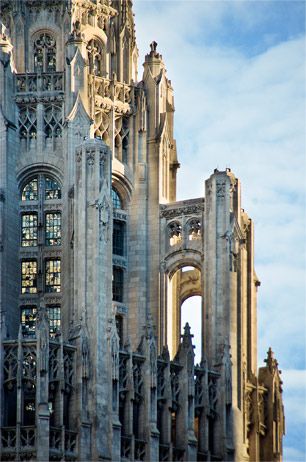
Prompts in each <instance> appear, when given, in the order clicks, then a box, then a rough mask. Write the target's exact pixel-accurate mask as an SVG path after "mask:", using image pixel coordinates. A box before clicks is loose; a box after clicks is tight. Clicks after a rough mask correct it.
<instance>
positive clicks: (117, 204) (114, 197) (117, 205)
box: [112, 188, 123, 209]
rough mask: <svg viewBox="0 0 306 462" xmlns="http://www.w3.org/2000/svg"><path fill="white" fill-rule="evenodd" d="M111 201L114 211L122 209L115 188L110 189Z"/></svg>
mask: <svg viewBox="0 0 306 462" xmlns="http://www.w3.org/2000/svg"><path fill="white" fill-rule="evenodd" d="M112 200H113V207H114V209H122V208H123V207H122V201H121V198H120V196H119V194H118V192H117V190H116V189H115V188H112Z"/></svg>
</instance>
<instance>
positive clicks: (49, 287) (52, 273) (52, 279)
mask: <svg viewBox="0 0 306 462" xmlns="http://www.w3.org/2000/svg"><path fill="white" fill-rule="evenodd" d="M60 291H61V261H60V259H57V260H46V292H60Z"/></svg>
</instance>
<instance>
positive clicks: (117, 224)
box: [113, 220, 125, 256]
mask: <svg viewBox="0 0 306 462" xmlns="http://www.w3.org/2000/svg"><path fill="white" fill-rule="evenodd" d="M124 227H125V223H124V222H123V221H119V220H114V223H113V253H114V254H115V255H121V256H123V255H124Z"/></svg>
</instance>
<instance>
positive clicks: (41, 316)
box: [36, 304, 50, 460]
mask: <svg viewBox="0 0 306 462" xmlns="http://www.w3.org/2000/svg"><path fill="white" fill-rule="evenodd" d="M36 337H37V347H36V354H37V382H36V451H37V460H49V431H50V429H49V420H50V412H49V407H48V400H49V321H48V315H47V310H46V306H45V305H44V304H40V307H39V311H38V314H37V321H36Z"/></svg>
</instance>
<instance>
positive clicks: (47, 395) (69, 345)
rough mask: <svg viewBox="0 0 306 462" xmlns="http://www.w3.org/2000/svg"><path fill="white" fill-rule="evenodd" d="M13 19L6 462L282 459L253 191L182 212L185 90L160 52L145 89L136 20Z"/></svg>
mask: <svg viewBox="0 0 306 462" xmlns="http://www.w3.org/2000/svg"><path fill="white" fill-rule="evenodd" d="M0 14H1V15H0V19H1V30H0V289H1V292H0V336H1V338H0V345H1V348H0V371H1V373H0V377H1V387H0V411H1V412H0V414H1V421H0V432H1V439H0V444H1V460H16V461H17V460H18V461H23V460H38V461H47V460H58V461H60V460H61V461H62V460H79V461H89V460H113V461H120V460H121V461H145V460H146V461H158V460H160V461H196V460H200V461H201V460H202V461H204V460H210V461H213V460H215V461H217V460H219V461H221V460H235V461H243V460H244V461H257V460H263V461H279V460H281V458H282V435H283V433H284V414H283V406H282V382H281V379H280V371H279V370H278V365H277V362H276V360H275V359H274V358H273V353H272V351H271V350H269V352H268V356H267V359H266V366H265V367H262V368H260V369H259V371H258V369H257V349H256V341H257V339H256V335H257V333H256V292H257V287H258V286H259V281H258V279H257V277H256V274H255V270H254V264H253V261H254V250H253V236H254V230H253V224H252V221H251V219H250V218H249V217H248V215H247V214H246V212H245V211H244V210H242V209H241V206H240V183H239V180H238V179H237V178H236V177H235V176H234V174H233V173H232V172H231V171H230V169H227V170H226V171H218V170H215V171H214V172H213V174H212V175H211V177H210V178H209V179H207V180H206V182H205V192H203V197H201V198H198V199H191V200H186V201H180V202H177V201H176V171H177V168H178V167H179V163H178V160H177V154H176V144H175V140H174V138H173V115H174V102H173V89H172V87H171V82H170V80H169V79H168V78H167V75H166V69H165V65H164V63H163V60H162V56H161V55H160V54H159V53H158V51H157V48H156V45H157V44H156V43H155V42H152V44H151V45H150V47H151V50H150V51H149V53H148V54H147V55H146V57H145V62H144V71H143V76H142V79H139V78H138V75H137V60H138V51H137V46H136V40H135V29H134V21H133V13H132V2H131V1H130V0H112V1H111V0H1V13H0ZM193 295H201V296H202V321H201V322H202V344H201V351H202V360H201V362H200V364H196V365H195V364H194V348H193V345H192V334H191V333H190V327H189V325H188V324H186V326H185V328H184V334H183V335H181V319H180V318H181V305H182V303H183V301H184V300H186V299H187V298H188V297H191V296H193Z"/></svg>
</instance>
